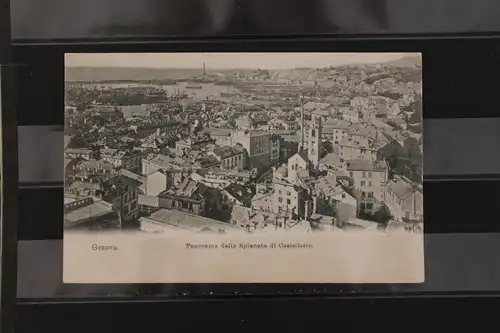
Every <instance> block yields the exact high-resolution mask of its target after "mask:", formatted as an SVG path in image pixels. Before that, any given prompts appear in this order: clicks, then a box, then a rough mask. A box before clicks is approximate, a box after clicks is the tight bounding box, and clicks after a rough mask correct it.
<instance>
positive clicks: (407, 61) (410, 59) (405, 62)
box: [387, 55, 422, 67]
mask: <svg viewBox="0 0 500 333" xmlns="http://www.w3.org/2000/svg"><path fill="white" fill-rule="evenodd" d="M387 64H388V65H390V66H394V67H414V66H419V65H422V57H421V56H419V55H412V56H407V57H403V58H400V59H397V60H393V61H389V62H388V63H387Z"/></svg>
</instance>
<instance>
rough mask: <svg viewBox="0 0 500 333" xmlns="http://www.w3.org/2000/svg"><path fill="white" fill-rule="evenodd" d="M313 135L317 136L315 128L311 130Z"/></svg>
mask: <svg viewBox="0 0 500 333" xmlns="http://www.w3.org/2000/svg"><path fill="white" fill-rule="evenodd" d="M311 137H313V138H315V137H316V130H315V129H313V130H312V131H311Z"/></svg>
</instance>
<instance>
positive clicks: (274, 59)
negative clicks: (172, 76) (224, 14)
mask: <svg viewBox="0 0 500 333" xmlns="http://www.w3.org/2000/svg"><path fill="white" fill-rule="evenodd" d="M415 55H419V54H418V53H304V52H301V53H67V54H66V55H65V65H66V66H67V67H138V68H201V67H202V66H203V63H206V67H207V69H233V68H251V69H254V68H262V69H290V68H297V67H328V66H341V65H347V64H359V63H380V62H386V61H391V60H396V59H400V58H403V57H405V56H415Z"/></svg>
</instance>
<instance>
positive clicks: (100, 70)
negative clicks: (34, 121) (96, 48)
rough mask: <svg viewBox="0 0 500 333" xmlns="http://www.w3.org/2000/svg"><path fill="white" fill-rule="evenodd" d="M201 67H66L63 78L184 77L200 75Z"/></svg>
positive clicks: (78, 79) (104, 79) (134, 78)
mask: <svg viewBox="0 0 500 333" xmlns="http://www.w3.org/2000/svg"><path fill="white" fill-rule="evenodd" d="M201 72H202V70H201V69H196V68H193V69H181V68H129V67H124V68H120V67H66V68H65V71H64V73H65V74H64V75H65V80H66V81H70V82H74V81H126V80H137V81H141V80H165V79H172V80H175V79H184V78H188V77H193V76H196V75H200V74H201Z"/></svg>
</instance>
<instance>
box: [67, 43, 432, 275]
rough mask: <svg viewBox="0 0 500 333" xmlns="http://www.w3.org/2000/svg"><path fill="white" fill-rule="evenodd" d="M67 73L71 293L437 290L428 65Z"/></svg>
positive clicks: (369, 58)
mask: <svg viewBox="0 0 500 333" xmlns="http://www.w3.org/2000/svg"><path fill="white" fill-rule="evenodd" d="M65 72H66V73H65V75H66V77H65V81H66V82H65V148H64V156H65V162H64V166H65V195H64V282H65V283H421V282H423V281H424V242H423V228H424V226H423V189H422V182H423V171H422V160H423V159H422V156H423V144H422V143H423V138H422V133H423V132H422V68H421V55H420V54H418V53H156V54H154V53H133V54H125V53H119V54H98V53H94V54H66V57H65Z"/></svg>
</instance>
